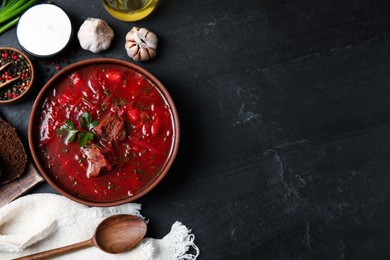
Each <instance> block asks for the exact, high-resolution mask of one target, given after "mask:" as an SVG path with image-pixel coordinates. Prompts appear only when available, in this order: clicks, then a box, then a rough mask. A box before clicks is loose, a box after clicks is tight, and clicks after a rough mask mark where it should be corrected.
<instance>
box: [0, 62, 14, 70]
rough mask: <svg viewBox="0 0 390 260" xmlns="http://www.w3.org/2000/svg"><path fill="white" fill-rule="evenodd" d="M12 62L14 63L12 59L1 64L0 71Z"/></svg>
mask: <svg viewBox="0 0 390 260" xmlns="http://www.w3.org/2000/svg"><path fill="white" fill-rule="evenodd" d="M12 63H14V62H13V61H10V62H8V63H6V64H4V65H3V66H1V67H0V71H2V70H3V69H5V68H6V67H8V65H11V64H12Z"/></svg>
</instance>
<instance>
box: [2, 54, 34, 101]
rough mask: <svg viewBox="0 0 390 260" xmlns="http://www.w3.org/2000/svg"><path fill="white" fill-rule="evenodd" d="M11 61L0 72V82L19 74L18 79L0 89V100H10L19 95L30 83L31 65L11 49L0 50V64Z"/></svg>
mask: <svg viewBox="0 0 390 260" xmlns="http://www.w3.org/2000/svg"><path fill="white" fill-rule="evenodd" d="M8 62H12V63H13V64H11V65H9V66H7V67H6V68H5V69H4V70H3V71H1V72H0V82H3V83H4V82H6V81H8V80H10V79H13V78H15V77H18V76H20V79H19V80H16V81H14V82H13V83H12V84H10V85H7V86H6V87H4V88H3V89H0V100H10V99H13V98H17V97H19V96H20V95H21V94H22V93H23V92H24V91H26V90H27V89H28V86H30V84H31V66H30V64H29V62H28V60H27V59H26V58H25V57H24V56H23V55H21V54H20V53H18V52H16V51H13V50H0V66H2V65H4V64H6V63H8Z"/></svg>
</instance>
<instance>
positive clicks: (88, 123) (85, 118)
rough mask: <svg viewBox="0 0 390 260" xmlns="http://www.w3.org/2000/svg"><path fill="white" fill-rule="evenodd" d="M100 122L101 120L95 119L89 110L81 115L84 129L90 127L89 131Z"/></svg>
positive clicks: (81, 124)
mask: <svg viewBox="0 0 390 260" xmlns="http://www.w3.org/2000/svg"><path fill="white" fill-rule="evenodd" d="M98 124H99V122H98V121H93V120H92V115H90V114H88V112H83V114H82V115H81V117H80V126H81V127H82V128H84V129H88V130H89V131H91V130H92V129H93V128H95V127H96V126H97V125H98Z"/></svg>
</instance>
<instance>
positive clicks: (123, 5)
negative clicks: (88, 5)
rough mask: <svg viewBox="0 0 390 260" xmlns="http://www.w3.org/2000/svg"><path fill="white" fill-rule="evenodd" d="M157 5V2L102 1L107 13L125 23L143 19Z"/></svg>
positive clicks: (135, 0)
mask: <svg viewBox="0 0 390 260" xmlns="http://www.w3.org/2000/svg"><path fill="white" fill-rule="evenodd" d="M157 3H158V0H103V5H104V8H105V9H106V10H107V12H108V13H110V14H111V15H112V16H113V17H115V18H117V19H119V20H122V21H127V22H132V21H138V20H141V19H143V18H145V17H146V16H148V15H149V14H150V13H151V12H152V11H153V10H154V9H155V8H156V5H157Z"/></svg>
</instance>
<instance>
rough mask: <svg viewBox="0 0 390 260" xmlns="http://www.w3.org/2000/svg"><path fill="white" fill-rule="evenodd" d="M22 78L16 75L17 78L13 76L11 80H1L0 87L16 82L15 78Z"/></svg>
mask: <svg viewBox="0 0 390 260" xmlns="http://www.w3.org/2000/svg"><path fill="white" fill-rule="evenodd" d="M18 79H20V75H19V76H17V77H15V78H12V79H10V80H7V81H4V82H0V88H4V87H5V86H7V85H9V84H10V83H12V82H14V81H15V80H18Z"/></svg>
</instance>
